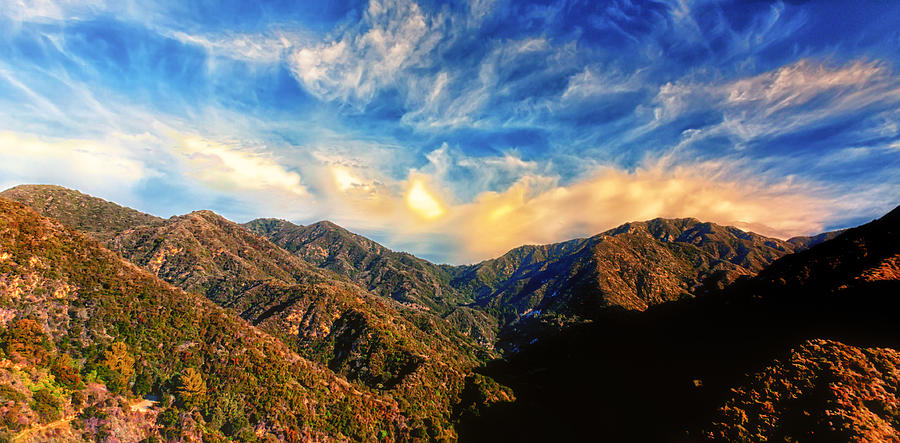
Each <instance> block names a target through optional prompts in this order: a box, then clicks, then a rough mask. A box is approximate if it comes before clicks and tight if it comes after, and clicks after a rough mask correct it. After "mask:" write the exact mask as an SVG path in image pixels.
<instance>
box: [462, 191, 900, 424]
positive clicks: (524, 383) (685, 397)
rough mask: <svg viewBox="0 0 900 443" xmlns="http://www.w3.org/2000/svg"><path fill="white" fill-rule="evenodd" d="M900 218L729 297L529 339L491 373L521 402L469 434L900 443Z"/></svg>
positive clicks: (786, 263)
mask: <svg viewBox="0 0 900 443" xmlns="http://www.w3.org/2000/svg"><path fill="white" fill-rule="evenodd" d="M898 213H900V209H898V210H895V211H892V212H891V213H889V214H887V215H886V216H884V217H882V218H881V219H879V220H876V221H874V222H872V223H869V224H867V225H864V226H861V227H859V228H854V229H849V230H847V231H846V232H844V233H843V234H841V235H839V236H837V237H835V238H834V239H832V240H828V241H825V242H823V243H821V244H819V245H817V246H814V247H812V248H810V249H809V250H807V251H804V252H800V253H797V254H791V255H787V256H785V257H783V258H781V259H778V260H776V261H775V262H774V263H773V264H772V265H770V266H769V267H768V268H766V269H765V270H763V271H762V272H760V273H759V274H758V276H756V277H753V278H746V279H741V280H739V281H738V282H735V283H733V284H732V285H730V286H729V287H727V288H726V289H725V290H723V291H721V292H718V293H713V294H710V295H708V296H702V297H696V298H692V299H687V300H682V301H677V302H674V303H664V304H660V305H656V306H651V307H650V308H648V309H647V310H645V311H643V312H638V311H625V310H614V309H606V310H601V311H599V312H597V313H596V314H595V315H593V316H591V317H590V319H589V320H590V322H588V323H584V324H580V325H576V326H574V327H571V328H567V329H562V330H557V331H554V332H553V333H551V334H548V335H544V336H540V337H539V338H538V340H537V341H535V342H534V343H532V344H523V345H522V346H521V350H520V352H518V353H516V354H512V355H509V356H507V358H506V359H505V360H498V361H495V362H493V363H492V364H490V365H488V366H487V367H486V368H484V369H483V371H484V373H485V374H487V375H490V376H491V377H492V378H494V379H495V380H497V381H498V382H500V383H502V384H504V385H506V386H510V387H511V388H513V389H514V390H515V392H516V395H517V398H518V400H517V401H516V402H514V403H511V404H505V405H497V406H495V407H494V408H491V409H490V410H488V411H484V412H483V413H482V414H481V415H480V416H479V417H477V418H474V419H471V420H468V421H465V422H463V423H462V424H461V425H460V427H459V429H460V435H461V439H465V440H476V441H481V440H484V441H490V440H491V439H494V438H501V437H502V438H506V439H521V440H525V441H536V440H542V439H550V438H554V439H562V440H577V439H584V438H587V437H589V436H591V435H597V434H598V433H599V434H602V435H604V436H605V437H606V438H608V439H610V440H611V441H697V440H705V439H709V440H714V441H734V440H738V441H742V440H743V441H756V440H757V438H758V436H760V435H762V436H765V437H767V438H770V439H778V440H780V439H782V437H784V436H788V437H796V438H799V439H803V437H804V435H805V434H804V432H807V431H815V432H817V434H816V435H817V436H819V435H821V437H822V438H826V441H832V440H833V441H847V439H852V438H857V439H861V440H863V441H864V440H865V439H866V438H867V436H868V437H871V438H872V439H875V440H877V438H878V436H879V435H886V436H888V440H890V439H891V438H893V437H892V435H893V434H892V433H891V432H896V429H897V428H896V423H897V412H896V410H895V409H892V408H894V406H893V405H895V401H896V399H895V398H894V396H895V395H896V392H897V390H898V389H900V386H898V385H897V372H896V367H894V366H892V365H893V364H894V363H892V362H893V361H894V358H895V356H896V353H895V352H893V351H889V350H881V349H875V348H893V349H897V348H898V347H900V327H898V325H897V322H896V312H898V310H900V299H898V298H897V294H900V280H897V278H896V277H897V276H898V275H900V273H897V272H895V271H896V270H897V269H896V267H895V265H896V263H897V260H896V257H897V254H898V253H900V241H898V238H897V230H898V228H900V217H898ZM821 339H825V340H830V341H833V342H839V343H843V344H846V346H845V345H843V344H839V343H830V342H821V341H812V342H809V341H810V340H821ZM795 357H796V358H795ZM773 361H775V363H771V362H773ZM795 362H797V363H799V365H800V366H795V365H794V363H795ZM752 374H757V375H752ZM795 400H796V401H795ZM825 417H827V420H826V419H825ZM829 421H831V422H832V424H830V425H829V424H828V422H829ZM521 423H529V424H530V426H529V427H528V428H527V429H521V428H520V427H519V424H521ZM886 426H890V427H891V428H893V431H891V430H890V429H889V428H888V427H886ZM869 441H871V440H869Z"/></svg>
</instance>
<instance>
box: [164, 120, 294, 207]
mask: <svg viewBox="0 0 900 443" xmlns="http://www.w3.org/2000/svg"><path fill="white" fill-rule="evenodd" d="M172 137H173V138H174V139H175V140H176V142H177V145H176V146H175V152H176V153H178V154H179V155H180V156H181V157H182V159H184V161H185V162H186V164H187V165H188V167H189V169H188V174H189V175H191V176H193V177H194V178H196V179H197V180H199V181H200V182H202V183H204V184H206V185H207V186H210V187H212V188H214V189H218V190H221V191H236V192H241V191H247V190H250V191H271V192H277V193H281V194H287V195H290V196H292V197H295V198H297V197H299V198H308V197H310V194H309V192H308V191H307V189H306V187H305V186H304V185H303V183H302V180H301V178H300V175H299V174H298V173H296V172H293V171H288V170H287V169H285V168H284V167H283V166H282V165H280V164H279V163H278V162H277V161H276V160H275V159H274V158H273V156H272V155H270V154H265V153H259V152H254V151H251V150H248V149H246V148H242V147H241V146H239V145H236V144H226V143H220V142H216V141H213V140H209V139H206V138H204V137H201V136H197V135H180V134H173V135H172Z"/></svg>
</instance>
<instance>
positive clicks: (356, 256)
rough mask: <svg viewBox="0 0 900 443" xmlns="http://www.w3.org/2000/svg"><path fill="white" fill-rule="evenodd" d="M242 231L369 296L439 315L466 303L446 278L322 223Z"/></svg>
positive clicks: (253, 226)
mask: <svg viewBox="0 0 900 443" xmlns="http://www.w3.org/2000/svg"><path fill="white" fill-rule="evenodd" d="M244 226H246V227H247V229H249V230H250V231H251V232H254V233H257V234H259V235H262V236H264V237H266V238H268V239H269V240H271V241H272V242H273V243H275V244H276V245H278V246H280V247H282V248H284V249H285V250H287V251H289V252H291V253H294V254H296V255H297V256H298V257H300V258H302V259H303V260H305V261H307V262H309V263H312V264H314V265H316V266H318V267H320V268H325V269H328V270H331V271H334V272H336V273H338V274H341V275H345V276H347V277H349V278H350V279H352V280H353V281H355V282H357V283H360V284H361V285H363V286H364V287H365V288H366V289H368V290H370V291H372V292H373V293H375V294H379V295H383V296H386V297H391V298H393V299H395V300H397V301H399V302H402V303H410V304H417V305H420V306H424V307H427V308H428V309H431V310H434V311H435V312H437V313H445V312H447V311H449V310H452V309H453V308H454V307H456V306H458V305H460V304H464V303H466V302H469V301H471V300H470V299H467V298H466V297H465V296H464V295H463V294H460V293H459V291H457V290H456V289H455V288H453V287H452V286H450V278H451V273H450V272H448V270H447V269H446V268H445V267H441V266H438V265H435V264H433V263H431V262H428V261H427V260H423V259H420V258H418V257H415V256H413V255H411V254H407V253H405V252H394V251H391V250H390V249H388V248H385V247H384V246H382V245H380V244H378V243H376V242H374V241H372V240H369V239H367V238H365V237H363V236H361V235H357V234H354V233H352V232H350V231H347V230H346V229H344V228H342V227H340V226H338V225H335V224H334V223H331V222H328V221H322V222H318V223H314V224H311V225H309V226H300V225H295V224H293V223H291V222H288V221H284V220H276V219H257V220H253V221H251V222H249V223H247V224H245V225H244Z"/></svg>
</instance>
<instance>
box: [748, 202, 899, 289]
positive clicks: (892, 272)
mask: <svg viewBox="0 0 900 443" xmlns="http://www.w3.org/2000/svg"><path fill="white" fill-rule="evenodd" d="M897 275H900V208H897V209H894V210H893V211H891V212H889V213H888V214H886V215H884V216H883V217H881V218H879V219H878V220H875V221H873V222H871V223H867V224H865V225H863V226H860V227H857V228H853V229H848V230H846V231H844V232H843V233H842V234H841V235H839V236H837V237H835V238H834V239H832V240H829V241H826V242H823V243H821V244H818V245H816V246H814V247H812V248H810V249H808V250H805V251H802V252H799V253H797V254H793V255H791V256H787V257H784V258H783V259H781V260H778V261H776V262H775V263H773V264H772V266H770V267H769V268H767V269H766V270H765V271H763V272H760V274H759V276H758V277H757V278H755V279H754V280H753V281H752V283H749V284H748V288H747V290H754V291H757V292H759V291H762V290H778V291H780V292H790V290H791V289H794V288H798V287H804V288H810V287H812V288H816V289H818V290H821V291H834V290H838V289H841V288H843V287H845V286H847V285H855V284H860V283H861V282H872V281H879V280H894V279H895V278H896V276H897Z"/></svg>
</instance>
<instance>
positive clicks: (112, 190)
mask: <svg viewBox="0 0 900 443" xmlns="http://www.w3.org/2000/svg"><path fill="white" fill-rule="evenodd" d="M133 147H134V145H130V144H129V143H128V141H127V140H124V141H123V140H118V139H116V138H115V137H110V138H108V139H106V140H101V141H96V140H78V139H55V138H39V137H36V136H34V135H29V134H20V133H15V132H10V131H6V132H0V175H2V176H3V178H4V182H6V183H15V184H21V183H51V184H60V185H64V186H70V187H73V188H78V189H81V190H84V191H85V192H92V193H95V194H101V195H107V196H110V197H121V198H124V199H130V198H129V197H128V196H129V190H130V189H131V188H132V187H133V186H135V185H136V184H138V183H139V182H141V181H142V180H145V179H147V178H149V177H154V176H157V175H158V174H159V173H158V172H157V171H156V170H154V169H152V168H150V167H148V166H147V165H146V164H145V163H144V162H143V161H142V160H141V159H140V158H139V155H136V154H138V153H137V152H135V150H134V149H133ZM110 194H113V195H110Z"/></svg>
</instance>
